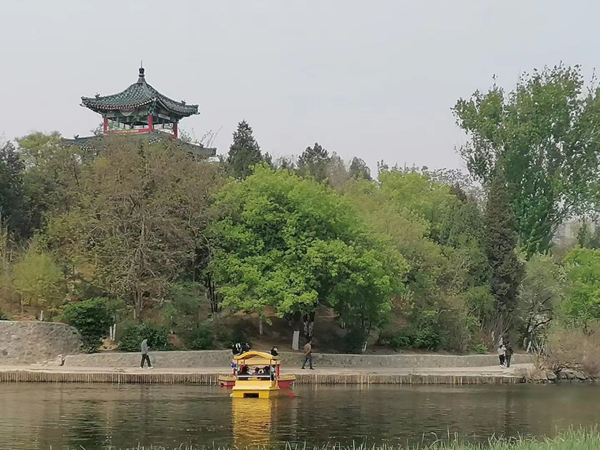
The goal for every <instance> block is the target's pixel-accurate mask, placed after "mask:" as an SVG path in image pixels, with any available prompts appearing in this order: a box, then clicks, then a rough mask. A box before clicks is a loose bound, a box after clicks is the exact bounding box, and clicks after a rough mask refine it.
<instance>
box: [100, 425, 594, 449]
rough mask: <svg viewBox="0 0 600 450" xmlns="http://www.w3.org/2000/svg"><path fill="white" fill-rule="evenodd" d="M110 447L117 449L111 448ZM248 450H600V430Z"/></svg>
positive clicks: (196, 447) (293, 445)
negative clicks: (481, 439)
mask: <svg viewBox="0 0 600 450" xmlns="http://www.w3.org/2000/svg"><path fill="white" fill-rule="evenodd" d="M209 449H210V450H234V449H235V450H243V449H242V448H239V447H216V446H214V445H198V446H185V445H180V446H176V447H157V446H150V447H142V446H137V447H131V448H129V449H122V450H209ZM111 450H116V449H115V448H112V449H111ZM246 450H600V433H599V432H598V430H597V429H593V430H583V429H582V430H572V431H568V432H566V433H563V434H560V435H559V436H557V437H555V438H537V439H533V438H531V439H529V438H511V439H497V438H494V439H491V440H490V441H489V442H488V443H485V444H465V443H461V442H459V441H458V440H456V441H452V442H441V441H440V442H438V443H435V444H432V445H429V446H424V445H414V446H402V445H400V446H398V445H393V446H392V445H365V444H358V443H357V444H350V445H339V444H335V445H333V444H328V445H325V446H311V445H309V444H283V445H279V446H277V445H276V446H268V447H261V446H253V447H246Z"/></svg>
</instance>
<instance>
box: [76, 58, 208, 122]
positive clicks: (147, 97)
mask: <svg viewBox="0 0 600 450" xmlns="http://www.w3.org/2000/svg"><path fill="white" fill-rule="evenodd" d="M81 101H82V106H85V107H86V108H89V109H91V110H92V111H95V112H98V113H103V112H106V111H114V110H122V109H136V108H140V107H142V106H146V105H153V106H155V107H158V108H161V107H162V108H163V109H166V110H167V111H168V112H170V113H172V114H173V115H175V116H178V117H179V118H181V117H187V116H191V115H193V114H198V105H186V103H185V102H177V101H175V100H172V99H170V98H169V97H167V96H166V95H163V94H161V93H160V92H158V91H157V90H156V89H154V88H153V87H152V86H150V85H149V84H148V83H147V82H146V77H145V75H144V68H140V73H139V78H138V81H137V83H134V84H132V85H131V86H129V87H128V88H127V89H125V90H124V91H122V92H119V93H118V94H113V95H107V96H104V97H101V96H99V95H97V96H96V97H81Z"/></svg>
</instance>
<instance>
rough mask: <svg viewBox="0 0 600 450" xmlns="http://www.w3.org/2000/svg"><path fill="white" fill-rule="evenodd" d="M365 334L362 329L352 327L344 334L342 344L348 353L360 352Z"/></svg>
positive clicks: (365, 338)
mask: <svg viewBox="0 0 600 450" xmlns="http://www.w3.org/2000/svg"><path fill="white" fill-rule="evenodd" d="M366 340H367V335H366V333H365V331H364V330H361V329H353V330H350V331H348V333H346V335H345V336H344V346H345V350H346V352H348V353H362V351H363V348H364V345H365V341H366Z"/></svg>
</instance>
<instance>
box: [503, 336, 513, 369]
mask: <svg viewBox="0 0 600 450" xmlns="http://www.w3.org/2000/svg"><path fill="white" fill-rule="evenodd" d="M504 348H505V349H506V350H505V352H504V361H505V364H506V368H509V367H510V360H511V359H512V355H513V353H514V351H513V348H512V345H510V341H506V343H505V344H504Z"/></svg>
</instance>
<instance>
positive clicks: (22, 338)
mask: <svg viewBox="0 0 600 450" xmlns="http://www.w3.org/2000/svg"><path fill="white" fill-rule="evenodd" d="M80 349H81V338H80V336H79V333H78V332H77V330H75V328H73V327H71V326H69V325H65V324H64V323H51V322H12V321H7V320H0V365H2V364H4V365H6V364H11V365H16V364H33V363H43V362H47V361H55V360H56V359H57V357H58V355H63V356H64V355H68V354H73V353H78V352H79V351H80Z"/></svg>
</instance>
